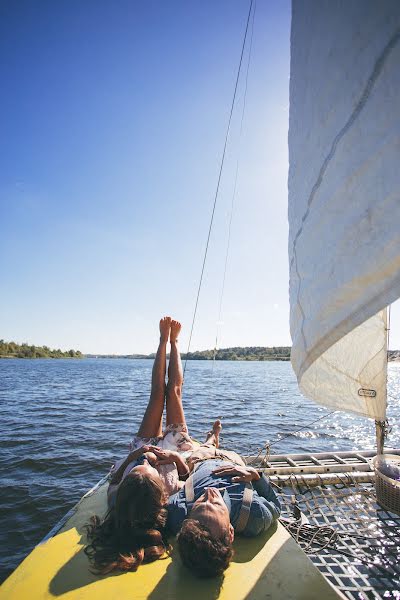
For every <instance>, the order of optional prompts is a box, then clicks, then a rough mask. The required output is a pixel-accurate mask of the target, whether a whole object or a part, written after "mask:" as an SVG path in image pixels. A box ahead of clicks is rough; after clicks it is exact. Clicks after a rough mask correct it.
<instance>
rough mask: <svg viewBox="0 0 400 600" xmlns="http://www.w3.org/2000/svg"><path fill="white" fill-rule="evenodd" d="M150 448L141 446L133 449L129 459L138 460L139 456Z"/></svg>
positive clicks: (130, 460)
mask: <svg viewBox="0 0 400 600" xmlns="http://www.w3.org/2000/svg"><path fill="white" fill-rule="evenodd" d="M148 448H149V446H141V447H140V448H138V449H137V450H133V451H132V452H129V454H128V458H127V460H128V461H129V462H132V461H133V460H137V459H138V458H140V457H141V456H142V454H144V453H145V452H147V449H148Z"/></svg>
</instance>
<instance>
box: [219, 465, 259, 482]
mask: <svg viewBox="0 0 400 600" xmlns="http://www.w3.org/2000/svg"><path fill="white" fill-rule="evenodd" d="M213 473H215V474H216V475H229V476H233V477H232V481H233V482H235V483H250V482H251V481H257V480H258V479H260V476H259V474H258V473H257V471H256V470H255V469H253V467H239V465H232V466H231V465H226V466H222V467H218V468H217V469H215V470H214V471H213Z"/></svg>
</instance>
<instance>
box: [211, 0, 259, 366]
mask: <svg viewBox="0 0 400 600" xmlns="http://www.w3.org/2000/svg"><path fill="white" fill-rule="evenodd" d="M256 9H257V0H254V10H253V18H252V23H251V35H250V46H249V56H248V59H247V68H246V77H245V85H244V94H243V106H242V116H241V119H240V130H239V142H240V140H241V139H242V134H243V121H244V114H245V111H246V99H247V85H248V80H249V69H250V61H251V51H252V48H253V34H254V19H255V15H256ZM240 149H241V146H240V143H239V152H238V156H237V160H236V172H235V182H234V185H233V194H232V199H231V209H230V218H229V225H228V241H227V246H226V253H225V265H224V274H223V277H222V286H221V292H220V297H219V306H218V320H217V331H216V334H215V346H214V352H213V358H212V360H213V370H214V363H215V356H216V354H217V349H218V337H219V326H220V324H221V318H222V302H223V298H224V292H225V280H226V271H227V267H228V258H229V250H230V245H231V230H232V219H233V210H234V205H235V199H236V190H237V181H238V175H239V162H240Z"/></svg>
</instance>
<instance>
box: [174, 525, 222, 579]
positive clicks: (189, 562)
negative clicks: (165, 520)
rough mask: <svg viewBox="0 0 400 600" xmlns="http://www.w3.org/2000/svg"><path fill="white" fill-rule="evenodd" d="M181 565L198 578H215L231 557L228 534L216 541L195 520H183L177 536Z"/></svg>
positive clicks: (207, 530) (208, 531)
mask: <svg viewBox="0 0 400 600" xmlns="http://www.w3.org/2000/svg"><path fill="white" fill-rule="evenodd" d="M177 539H178V549H179V554H180V556H181V559H182V562H183V564H184V565H185V566H186V567H188V569H190V570H191V571H192V572H193V573H195V574H196V575H198V576H199V577H215V576H216V575H221V574H222V573H223V572H224V571H225V569H227V568H228V566H229V563H230V561H231V560H232V557H233V549H232V542H231V541H230V539H229V532H228V531H227V532H226V536H224V537H223V538H218V539H216V538H215V537H213V536H212V535H211V532H210V530H209V529H207V528H206V527H204V526H202V525H200V523H199V521H197V520H195V519H185V520H184V521H183V524H182V529H181V531H180V533H179V535H178V538H177Z"/></svg>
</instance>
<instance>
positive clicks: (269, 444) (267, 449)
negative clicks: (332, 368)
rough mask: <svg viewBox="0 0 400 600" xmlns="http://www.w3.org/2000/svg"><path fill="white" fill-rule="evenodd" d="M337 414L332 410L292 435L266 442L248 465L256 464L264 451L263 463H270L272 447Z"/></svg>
mask: <svg viewBox="0 0 400 600" xmlns="http://www.w3.org/2000/svg"><path fill="white" fill-rule="evenodd" d="M336 412H337V410H332V411H331V412H329V413H327V414H326V415H322V416H321V417H318V419H315V421H311V423H307V424H306V425H304V426H303V427H299V429H296V431H291V432H290V433H287V434H286V435H283V436H281V437H278V438H276V439H275V440H273V441H272V442H266V443H265V444H264V446H263V447H262V448H260V449H259V450H258V454H257V456H255V457H254V458H252V459H251V460H249V461H248V463H247V464H249V465H253V464H256V463H257V461H258V459H259V458H260V456H261V454H262V453H263V452H264V451H265V455H264V456H263V458H262V460H261V462H266V461H268V458H269V454H270V450H271V447H272V446H274V445H275V444H277V443H278V442H281V441H282V440H285V439H286V438H288V437H290V436H292V435H296V433H299V431H302V430H303V429H308V428H309V427H311V425H314V423H317V422H318V421H322V419H326V418H327V417H330V416H331V415H333V414H335V413H336Z"/></svg>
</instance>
